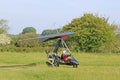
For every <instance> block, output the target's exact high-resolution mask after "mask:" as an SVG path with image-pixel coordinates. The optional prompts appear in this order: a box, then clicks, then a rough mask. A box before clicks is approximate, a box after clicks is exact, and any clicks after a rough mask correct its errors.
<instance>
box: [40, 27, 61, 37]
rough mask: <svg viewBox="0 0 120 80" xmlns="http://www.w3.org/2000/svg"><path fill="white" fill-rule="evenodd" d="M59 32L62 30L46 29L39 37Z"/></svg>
mask: <svg viewBox="0 0 120 80" xmlns="http://www.w3.org/2000/svg"><path fill="white" fill-rule="evenodd" d="M59 32H62V29H60V28H59V29H53V30H51V29H47V30H44V31H43V32H42V34H41V35H43V36H45V35H49V34H56V33H59Z"/></svg>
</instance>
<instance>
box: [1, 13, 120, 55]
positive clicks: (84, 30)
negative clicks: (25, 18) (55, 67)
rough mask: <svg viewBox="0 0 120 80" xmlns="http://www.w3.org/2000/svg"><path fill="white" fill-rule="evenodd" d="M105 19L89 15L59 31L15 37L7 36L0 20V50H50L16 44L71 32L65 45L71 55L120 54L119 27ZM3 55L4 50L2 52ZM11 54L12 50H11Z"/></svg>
mask: <svg viewBox="0 0 120 80" xmlns="http://www.w3.org/2000/svg"><path fill="white" fill-rule="evenodd" d="M108 20H109V19H108V18H105V17H101V16H99V15H94V14H90V13H86V14H84V15H83V16H82V17H79V18H75V19H73V20H72V21H71V22H70V23H68V24H67V25H64V26H63V27H62V28H61V29H54V30H51V29H47V30H44V31H43V32H42V33H41V34H37V33H36V29H35V28H34V27H26V28H24V29H23V31H22V32H21V33H20V34H19V35H10V34H7V30H8V29H9V27H8V25H7V20H3V19H1V20H0V46H1V47H0V50H1V51H2V50H3V49H4V48H6V47H8V49H9V48H10V49H11V48H12V49H16V50H18V51H19V50H21V51H27V50H38V51H39V50H41V49H42V50H43V49H52V48H53V47H54V42H47V43H44V44H41V45H39V44H38V40H28V41H22V42H21V41H19V40H22V39H27V38H31V37H39V36H45V35H49V34H55V33H57V32H68V31H73V32H75V33H76V34H75V36H73V37H72V38H71V39H70V40H68V41H66V43H67V44H68V46H69V48H70V49H71V50H73V51H76V52H80V51H84V52H99V53H100V52H114V53H119V52H120V32H119V26H118V25H116V24H110V23H109V22H108ZM3 51H4V50H3ZM13 51H14V50H13Z"/></svg>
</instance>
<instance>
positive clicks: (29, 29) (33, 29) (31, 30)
mask: <svg viewBox="0 0 120 80" xmlns="http://www.w3.org/2000/svg"><path fill="white" fill-rule="evenodd" d="M26 33H36V29H35V28H34V27H26V28H24V29H23V31H22V34H26Z"/></svg>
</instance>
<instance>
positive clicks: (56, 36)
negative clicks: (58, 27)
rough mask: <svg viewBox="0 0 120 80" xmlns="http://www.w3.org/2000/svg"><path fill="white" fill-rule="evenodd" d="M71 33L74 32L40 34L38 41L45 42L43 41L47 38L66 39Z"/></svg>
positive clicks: (47, 39)
mask: <svg viewBox="0 0 120 80" xmlns="http://www.w3.org/2000/svg"><path fill="white" fill-rule="evenodd" d="M73 34H75V32H65V33H59V34H51V35H47V36H41V37H40V39H39V43H42V42H45V41H49V40H53V39H57V38H60V39H63V40H67V39H69V38H70V36H72V35H73Z"/></svg>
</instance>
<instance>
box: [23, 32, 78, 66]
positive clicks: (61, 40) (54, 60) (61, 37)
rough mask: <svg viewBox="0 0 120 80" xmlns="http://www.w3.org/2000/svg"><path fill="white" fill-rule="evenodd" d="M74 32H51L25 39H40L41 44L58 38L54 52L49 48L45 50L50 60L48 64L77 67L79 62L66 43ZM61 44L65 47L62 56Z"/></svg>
mask: <svg viewBox="0 0 120 80" xmlns="http://www.w3.org/2000/svg"><path fill="white" fill-rule="evenodd" d="M74 34H75V32H64V33H57V34H51V35H47V36H40V37H35V38H29V39H24V40H34V39H39V43H40V44H41V43H43V42H46V41H50V40H54V39H58V41H57V42H56V45H55V48H54V50H53V53H50V51H48V50H46V51H45V52H46V54H47V57H48V60H49V61H47V62H46V64H47V65H51V66H56V67H59V65H60V64H63V65H72V66H73V67H74V68H77V67H78V65H79V63H78V61H77V60H76V59H75V58H74V57H73V55H72V54H71V51H70V50H69V48H68V46H67V44H66V43H65V40H68V39H70V37H71V36H72V35H74ZM61 44H62V48H63V49H62V54H61V56H59V55H58V49H59V47H60V45H61Z"/></svg>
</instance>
